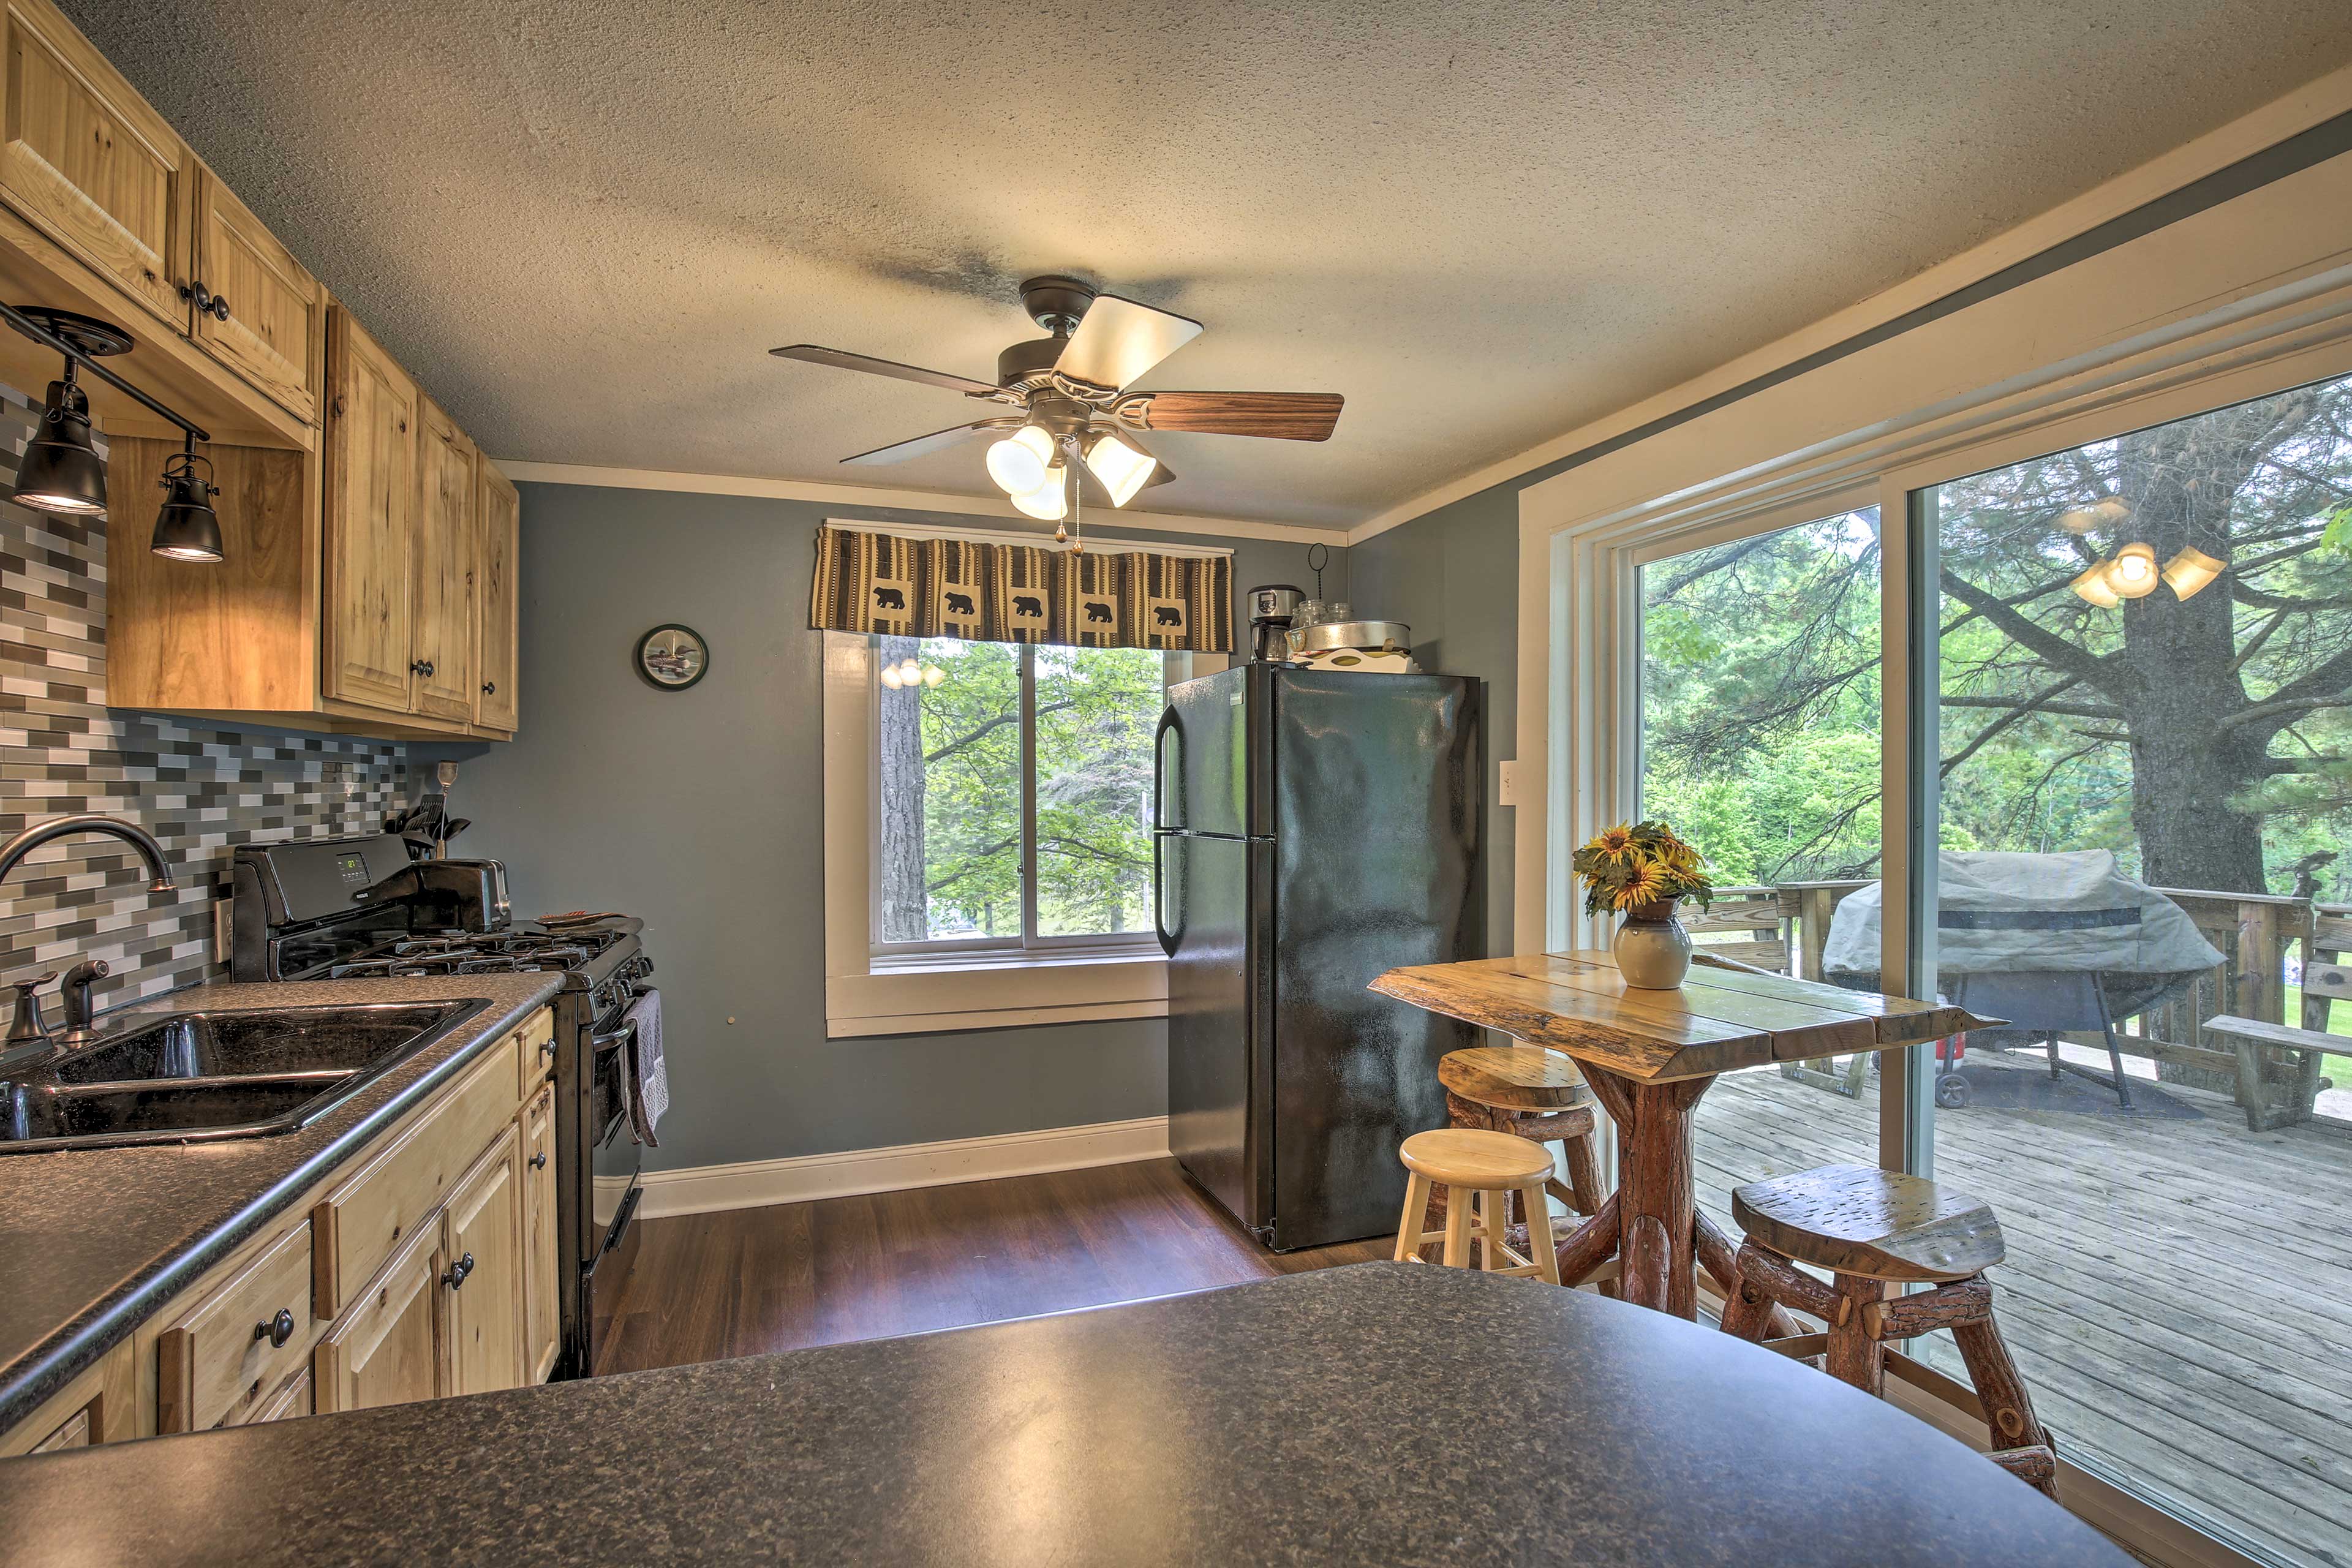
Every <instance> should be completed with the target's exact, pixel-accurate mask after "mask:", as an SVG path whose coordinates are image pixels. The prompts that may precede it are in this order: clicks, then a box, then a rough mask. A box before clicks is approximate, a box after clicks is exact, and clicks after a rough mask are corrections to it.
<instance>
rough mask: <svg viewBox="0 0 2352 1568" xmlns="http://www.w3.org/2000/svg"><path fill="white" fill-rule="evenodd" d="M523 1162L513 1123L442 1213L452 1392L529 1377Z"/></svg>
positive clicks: (514, 1384) (480, 1390)
mask: <svg viewBox="0 0 2352 1568" xmlns="http://www.w3.org/2000/svg"><path fill="white" fill-rule="evenodd" d="M521 1163H522V1156H521V1148H520V1134H519V1133H518V1132H517V1131H516V1130H515V1128H514V1126H513V1125H512V1124H511V1123H509V1125H508V1126H507V1127H506V1128H505V1129H504V1130H503V1131H501V1132H500V1133H499V1138H498V1141H497V1142H494V1143H492V1144H491V1145H490V1148H489V1150H488V1152H486V1153H484V1154H483V1156H482V1158H481V1160H480V1162H479V1163H478V1164H476V1165H475V1166H474V1168H473V1169H472V1170H471V1171H469V1172H468V1173H467V1175H466V1179H465V1180H464V1181H462V1182H460V1183H458V1184H457V1191H455V1192H453V1193H451V1194H449V1206H448V1208H447V1209H446V1210H444V1211H443V1214H442V1217H441V1226H442V1230H443V1233H444V1234H443V1237H442V1242H441V1256H442V1268H443V1270H444V1272H443V1274H442V1277H441V1283H442V1286H443V1289H445V1290H446V1293H447V1298H448V1311H449V1392H450V1393H452V1394H488V1393H489V1392H490V1391H491V1390H493V1389H499V1388H519V1387H520V1386H521V1385H522V1383H523V1378H524V1370H525V1369H524V1366H523V1355H524V1351H523V1273H524V1259H523V1231H522V1224H523V1215H522V1181H521V1177H520V1167H521Z"/></svg>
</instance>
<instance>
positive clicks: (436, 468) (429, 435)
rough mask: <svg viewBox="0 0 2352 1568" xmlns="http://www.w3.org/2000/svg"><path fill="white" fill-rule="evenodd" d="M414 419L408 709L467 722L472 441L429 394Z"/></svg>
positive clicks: (470, 647) (470, 666) (471, 639)
mask: <svg viewBox="0 0 2352 1568" xmlns="http://www.w3.org/2000/svg"><path fill="white" fill-rule="evenodd" d="M417 423H418V426H419V427H420V429H421V431H422V434H421V436H420V437H419V440H418V446H417V465H418V473H417V490H416V493H417V500H416V550H415V574H416V575H415V589H414V592H415V600H414V603H415V606H416V623H415V634H414V637H413V639H412V646H411V650H410V655H411V658H410V662H411V668H413V669H414V670H415V675H416V685H415V690H414V692H413V694H412V695H413V697H414V700H413V701H412V703H411V704H410V710H411V711H412V712H416V713H424V714H429V715H431V716H432V717H434V718H436V719H455V720H457V721H459V722H461V723H462V722H464V721H467V720H468V719H470V718H472V717H473V712H474V685H475V682H474V656H473V647H474V573H475V561H474V552H475V548H476V544H475V539H474V444H473V443H472V442H471V441H469V440H467V438H466V433H465V432H464V431H462V430H460V429H458V428H457V426H456V425H455V424H453V423H451V422H450V419H449V416H447V415H446V414H444V413H442V412H441V410H440V409H439V408H437V407H436V406H435V405H434V403H433V400H432V399H431V398H422V399H420V400H419V401H418V404H417Z"/></svg>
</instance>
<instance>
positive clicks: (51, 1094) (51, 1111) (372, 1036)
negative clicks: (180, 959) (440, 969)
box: [0, 997, 489, 1154]
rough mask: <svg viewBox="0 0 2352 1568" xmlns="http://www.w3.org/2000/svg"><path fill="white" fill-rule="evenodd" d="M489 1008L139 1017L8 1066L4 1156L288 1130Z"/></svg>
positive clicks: (479, 1002) (29, 1051) (3, 1066)
mask: <svg viewBox="0 0 2352 1568" xmlns="http://www.w3.org/2000/svg"><path fill="white" fill-rule="evenodd" d="M488 1005H489V1003H488V1000H487V999H484V998H479V997H472V998H460V999H457V1000H454V1001H431V1002H383V1003H372V1004H364V1005H341V1006H338V1005H327V1006H315V1007H254V1008H236V1009H228V1008H203V1009H197V1010H193V1011H187V1012H174V1013H155V1014H140V1015H133V1016H130V1017H128V1018H126V1019H125V1020H124V1021H123V1026H122V1030H121V1033H119V1034H109V1035H104V1036H101V1037H100V1038H98V1039H96V1040H93V1041H91V1042H90V1043H89V1044H88V1045H86V1046H80V1047H74V1048H71V1049H64V1050H60V1049H58V1048H56V1047H43V1046H34V1047H27V1048H23V1049H18V1050H15V1051H11V1052H9V1053H7V1054H5V1055H0V1154H13V1153H34V1152H44V1151H48V1150H56V1149H89V1148H103V1147H107V1146H110V1145H118V1144H138V1143H185V1142H199V1141H208V1140H213V1139H220V1138H250V1137H257V1136H260V1135H262V1134H266V1133H271V1132H287V1131H292V1130H293V1129H295V1128H297V1127H300V1126H302V1125H303V1124H304V1123H306V1122H309V1121H315V1120H316V1119H317V1118H318V1117H320V1116H321V1115H323V1114H324V1113H325V1112H327V1111H328V1110H332V1109H333V1108H334V1107H335V1106H337V1105H340V1104H341V1103H342V1102H343V1101H344V1100H348V1099H350V1098H351V1097H352V1095H354V1094H356V1093H358V1092H359V1091H360V1090H361V1089H364V1088H365V1087H367V1085H368V1084H369V1083H371V1082H373V1080H375V1079H378V1078H381V1077H382V1076H383V1074H385V1073H387V1072H389V1071H391V1070H392V1069H393V1068H395V1067H398V1066H399V1065H400V1064H401V1063H402V1062H404V1061H406V1060H407V1059H408V1058H411V1057H413V1056H415V1054H416V1053H417V1052H418V1051H421V1050H423V1049H424V1048H425V1047H427V1046H430V1045H432V1044H434V1043H435V1042H436V1041H438V1040H440V1039H443V1038H445V1037H446V1036H447V1035H448V1034H449V1032H450V1031H451V1030H452V1029H455V1028H456V1027H457V1026H459V1025H461V1024H463V1023H464V1022H465V1021H466V1020H467V1019H468V1018H471V1017H472V1016H474V1015H475V1014H477V1013H478V1012H480V1011H481V1010H482V1009H483V1008H484V1007H487V1006H488Z"/></svg>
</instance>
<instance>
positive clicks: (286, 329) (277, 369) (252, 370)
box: [194, 169, 324, 420]
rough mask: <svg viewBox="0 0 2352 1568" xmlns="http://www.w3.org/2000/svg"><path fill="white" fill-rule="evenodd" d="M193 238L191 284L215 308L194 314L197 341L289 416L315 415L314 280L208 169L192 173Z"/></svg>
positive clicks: (319, 305)
mask: <svg viewBox="0 0 2352 1568" xmlns="http://www.w3.org/2000/svg"><path fill="white" fill-rule="evenodd" d="M195 233H196V259H195V267H194V274H195V281H196V282H197V283H199V284H201V285H203V287H204V289H205V291H206V298H207V299H208V300H211V301H213V304H214V309H212V310H198V311H196V312H195V339H196V342H199V343H202V344H203V345H204V346H205V349H206V350H208V351H209V352H210V353H212V356H213V357H214V358H215V359H217V360H219V361H220V362H221V363H224V364H226V365H227V366H228V367H229V368H230V369H231V370H234V371H236V373H237V374H239V375H242V376H243V377H245V379H246V380H247V381H249V382H251V383H253V384H254V385H255V386H257V387H258V388H260V389H261V390H262V391H263V392H264V393H267V394H268V395H269V396H270V397H271V398H272V399H274V400H275V401H276V402H278V404H279V405H281V406H283V407H284V408H285V409H286V410H287V411H288V412H289V413H291V414H293V415H295V416H297V417H299V418H301V419H305V420H309V419H312V418H314V417H315V416H317V414H318V411H319V394H318V388H316V387H315V386H313V385H311V384H310V363H311V350H313V349H314V348H316V347H317V346H318V341H319V340H318V333H319V329H320V316H321V314H322V313H323V304H324V300H323V296H322V295H321V294H320V289H319V280H318V279H315V278H313V277H311V276H310V273H309V271H308V270H306V269H305V268H303V266H302V264H301V263H300V262H299V261H297V260H295V259H294V253H293V252H291V251H289V250H288V249H287V248H286V247H284V246H283V245H280V244H279V243H278V237H277V236H275V235H273V234H271V233H270V232H269V231H268V229H266V228H264V227H262V226H261V223H260V220H259V219H257V218H256V217H255V216H253V215H252V214H251V213H249V212H247V210H246V207H245V204H244V203H243V202H241V201H238V200H237V199H236V196H234V195H231V194H230V193H229V190H228V187H227V186H226V185H224V184H221V183H220V181H219V180H218V179H217V178H215V176H214V174H212V172H211V171H210V170H208V169H199V170H198V171H197V174H196V216H195ZM222 310H226V312H227V315H226V317H223V316H222V315H221V314H219V312H220V311H222Z"/></svg>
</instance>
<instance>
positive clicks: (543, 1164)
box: [530, 1149, 547, 1171]
mask: <svg viewBox="0 0 2352 1568" xmlns="http://www.w3.org/2000/svg"><path fill="white" fill-rule="evenodd" d="M530 1168H531V1169H532V1170H534V1171H544V1170H546V1169H547V1151H546V1150H544V1149H541V1151H540V1152H538V1153H536V1154H533V1155H532V1156H531V1157H530Z"/></svg>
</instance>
